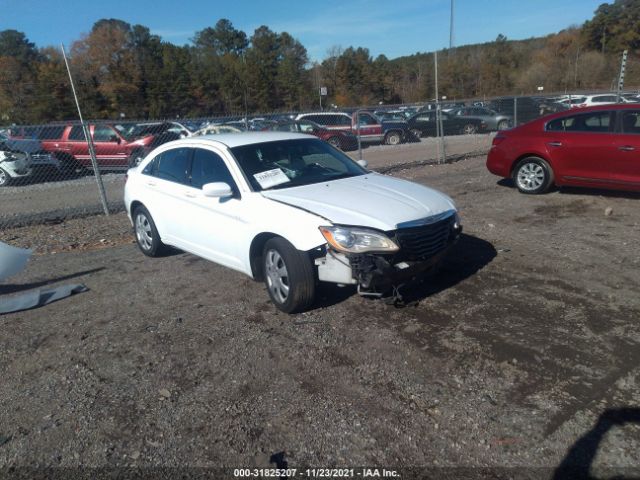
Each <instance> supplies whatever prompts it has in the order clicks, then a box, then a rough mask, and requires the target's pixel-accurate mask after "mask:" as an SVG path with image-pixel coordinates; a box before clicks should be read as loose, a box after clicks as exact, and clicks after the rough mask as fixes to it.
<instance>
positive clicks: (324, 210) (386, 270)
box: [124, 132, 462, 313]
mask: <svg viewBox="0 0 640 480" xmlns="http://www.w3.org/2000/svg"><path fill="white" fill-rule="evenodd" d="M365 165H366V162H363V161H361V163H357V162H355V161H354V160H352V159H351V158H349V157H348V156H346V155H345V154H343V153H342V152H340V151H339V150H337V149H335V148H333V147H332V146H330V145H329V144H328V143H327V142H324V141H322V140H320V139H317V138H313V137H311V136H309V135H303V134H296V133H284V132H247V133H237V134H230V135H225V134H221V135H218V136H216V137H213V136H210V137H199V138H187V139H183V140H178V141H175V142H171V143H167V144H165V145H162V146H161V147H159V148H157V149H156V150H154V151H153V152H151V153H150V154H149V156H148V157H147V158H146V159H145V160H143V162H142V163H141V164H140V165H139V166H138V167H135V168H133V169H130V170H129V173H128V177H127V178H128V179H127V182H126V184H125V191H124V201H125V206H126V209H127V212H128V215H129V218H130V220H131V222H132V224H133V226H134V230H135V234H136V240H137V243H138V246H139V248H140V250H141V251H142V253H144V254H145V255H148V256H152V257H153V256H158V255H160V254H161V253H162V251H163V249H164V247H165V246H166V245H171V246H174V247H177V248H179V249H181V250H184V251H187V252H190V253H193V254H195V255H198V256H201V257H203V258H206V259H208V260H211V261H213V262H216V263H219V264H221V265H224V266H226V267H229V268H232V269H234V270H238V271H240V272H242V273H245V274H246V275H248V276H250V277H252V278H254V279H256V280H264V282H265V284H266V288H267V291H268V293H269V296H270V298H271V300H272V301H273V303H274V304H275V305H276V307H277V308H279V309H280V310H282V311H284V312H288V313H291V312H296V311H300V310H304V309H306V308H308V307H309V306H310V305H311V304H312V302H313V299H314V292H315V289H316V285H317V283H318V282H330V283H337V284H341V285H355V286H357V289H358V292H359V293H361V294H363V295H374V296H380V295H382V294H383V292H385V291H388V290H390V289H391V287H392V286H394V285H399V284H401V283H403V282H405V281H408V280H410V279H412V278H415V277H419V276H421V275H423V274H424V273H426V272H428V271H429V270H430V269H433V268H434V267H435V266H436V265H437V264H438V263H439V262H441V261H442V259H443V258H444V256H445V255H446V252H447V250H448V249H449V247H450V246H451V245H452V244H453V243H454V242H455V240H456V239H457V238H458V236H459V234H460V232H461V228H462V227H461V225H460V219H459V217H458V214H457V211H456V207H455V205H454V203H453V201H452V200H451V199H450V198H449V197H447V196H446V195H444V194H442V193H440V192H437V191H435V190H432V189H430V188H428V187H425V186H423V185H419V184H415V183H412V182H409V181H406V180H402V179H398V178H393V177H388V176H384V175H381V174H377V173H373V172H369V171H367V170H366V169H365V168H364V166H365Z"/></svg>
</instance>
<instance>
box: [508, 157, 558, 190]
mask: <svg viewBox="0 0 640 480" xmlns="http://www.w3.org/2000/svg"><path fill="white" fill-rule="evenodd" d="M513 182H514V183H515V184H516V187H518V190H519V191H520V192H522V193H527V194H533V195H535V194H540V193H545V192H547V191H549V189H550V188H551V185H552V183H553V170H551V167H550V166H549V164H548V163H547V162H545V161H544V160H543V159H542V158H539V157H527V158H524V159H522V160H521V161H520V162H518V165H516V168H514V169H513Z"/></svg>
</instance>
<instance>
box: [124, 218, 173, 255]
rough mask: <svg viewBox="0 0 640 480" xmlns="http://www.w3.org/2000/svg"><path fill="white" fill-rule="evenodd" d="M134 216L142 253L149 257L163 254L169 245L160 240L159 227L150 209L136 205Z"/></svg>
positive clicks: (137, 239) (134, 227)
mask: <svg viewBox="0 0 640 480" xmlns="http://www.w3.org/2000/svg"><path fill="white" fill-rule="evenodd" d="M132 217H133V229H134V232H135V234H136V243H137V244H138V247H139V248H140V250H141V251H142V253H144V254H145V255H146V256H147V257H159V256H161V255H162V254H163V253H164V252H165V251H166V249H167V247H166V246H165V244H164V243H162V240H160V235H159V234H158V229H157V228H156V224H155V223H154V221H153V218H152V217H151V214H150V213H149V211H148V210H147V209H146V208H144V207H143V206H139V207H136V209H135V210H134V211H133V215H132Z"/></svg>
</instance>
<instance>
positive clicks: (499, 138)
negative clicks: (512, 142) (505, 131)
mask: <svg viewBox="0 0 640 480" xmlns="http://www.w3.org/2000/svg"><path fill="white" fill-rule="evenodd" d="M506 138H507V137H506V135H500V134H498V135H496V136H495V137H493V141H492V142H491V146H492V147H495V146H496V145H500V144H501V143H502V142H503V141H504V140H506Z"/></svg>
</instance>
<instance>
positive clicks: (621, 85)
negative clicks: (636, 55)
mask: <svg viewBox="0 0 640 480" xmlns="http://www.w3.org/2000/svg"><path fill="white" fill-rule="evenodd" d="M626 67H627V50H625V51H624V52H622V61H621V62H620V75H619V76H618V93H617V95H616V103H620V94H621V93H622V89H623V88H624V70H625V68H626Z"/></svg>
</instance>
